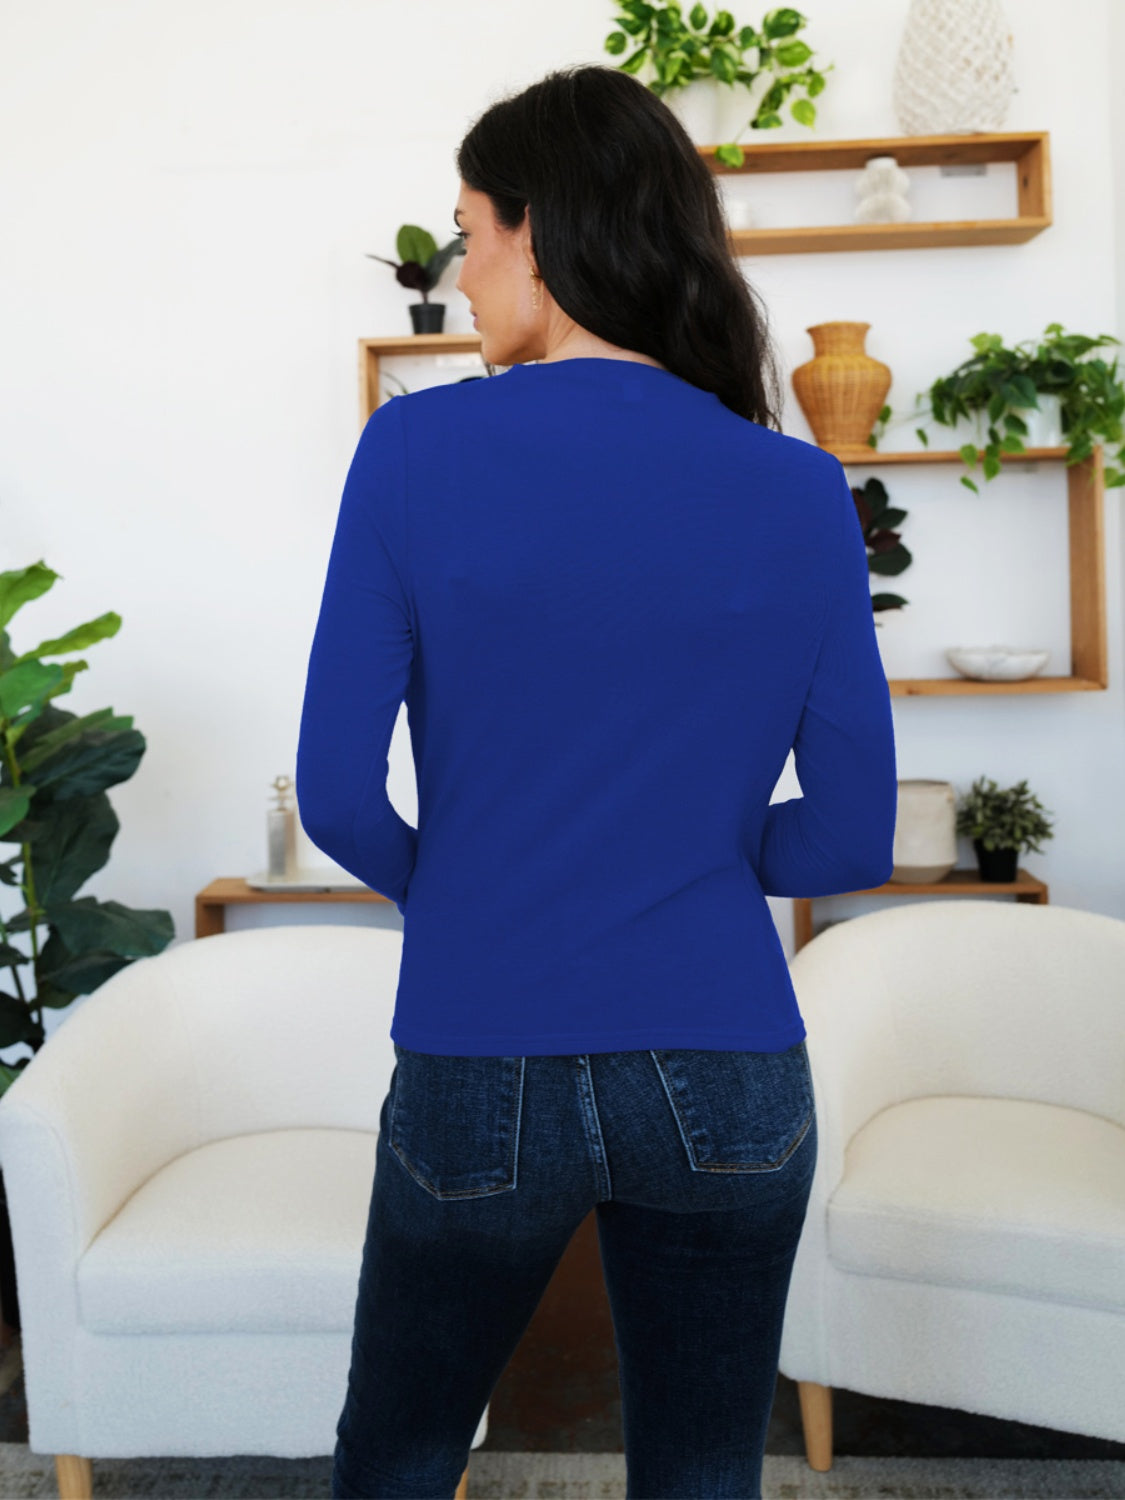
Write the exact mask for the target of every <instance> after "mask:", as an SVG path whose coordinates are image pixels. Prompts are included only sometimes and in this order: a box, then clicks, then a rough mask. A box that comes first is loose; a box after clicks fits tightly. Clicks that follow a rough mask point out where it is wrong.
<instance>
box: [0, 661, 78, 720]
mask: <svg viewBox="0 0 1125 1500" xmlns="http://www.w3.org/2000/svg"><path fill="white" fill-rule="evenodd" d="M64 675H65V674H64V670H63V668H62V667H61V666H59V665H57V664H52V665H50V666H46V665H45V664H44V663H43V662H41V661H21V662H20V664H19V665H18V666H15V667H9V668H8V670H7V671H6V672H3V673H0V718H4V719H14V718H15V717H16V715H17V714H18V713H20V712H21V710H23V709H25V708H29V709H31V710H32V712H33V713H38V712H39V710H40V709H41V708H42V706H43V704H44V703H46V701H47V699H48V698H49V697H50V696H51V692H52V689H54V688H57V687H58V686H59V684H60V683H61V682H62V681H63V678H64Z"/></svg>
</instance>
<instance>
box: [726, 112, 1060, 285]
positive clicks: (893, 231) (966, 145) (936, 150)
mask: <svg viewBox="0 0 1125 1500" xmlns="http://www.w3.org/2000/svg"><path fill="white" fill-rule="evenodd" d="M740 144H741V143H740ZM698 150H699V153H700V155H701V156H702V157H703V158H704V159H705V160H706V162H707V165H708V166H709V168H710V169H711V171H712V172H714V173H715V175H716V176H730V175H746V174H754V173H762V172H843V171H853V172H854V171H859V170H861V169H862V168H863V166H864V165H865V164H866V163H867V161H868V160H869V159H870V158H871V157H873V156H893V157H894V158H895V160H896V161H897V162H898V164H899V166H900V167H933V166H970V165H976V164H981V163H988V162H1013V163H1014V164H1015V169H1016V188H1017V200H1016V201H1017V207H1018V209H1019V212H1018V214H1017V215H1016V217H1015V218H1012V219H974V220H952V219H951V220H929V221H925V222H914V221H912V220H908V221H907V222H905V223H901V224H823V225H806V226H804V227H794V228H780V229H731V231H730V240H731V244H732V247H733V249H734V252H735V254H736V255H740V256H741V255H792V254H805V253H807V252H810V251H826V250H918V249H925V248H932V247H934V246H938V245H941V246H944V245H1017V244H1022V243H1023V242H1024V241H1025V240H1030V239H1032V238H1033V237H1034V236H1035V235H1037V234H1041V233H1042V231H1043V230H1044V229H1046V228H1047V227H1048V226H1049V225H1050V223H1051V163H1050V136H1049V133H1048V132H1047V131H1046V130H1026V131H1018V132H1015V133H1009V132H986V131H982V132H979V133H977V134H975V135H914V136H882V137H874V138H871V139H868V140H852V141H817V140H813V141H780V142H773V143H771V144H763V145H753V146H742V151H743V154H744V160H743V164H742V166H741V167H730V166H727V165H726V164H725V163H724V162H721V161H719V160H718V159H717V157H716V156H715V152H716V151H717V150H718V147H717V146H700V147H698Z"/></svg>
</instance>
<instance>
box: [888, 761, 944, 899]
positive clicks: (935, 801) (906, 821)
mask: <svg viewBox="0 0 1125 1500" xmlns="http://www.w3.org/2000/svg"><path fill="white" fill-rule="evenodd" d="M956 829H957V798H956V794H955V792H954V790H953V785H952V783H951V782H948V781H928V780H924V779H921V778H917V779H911V780H903V781H900V782H899V783H898V803H897V808H896V812H895V841H894V851H893V853H894V869H893V871H892V872H891V880H892V881H895V882H898V883H899V884H907V883H909V882H912V881H933V880H941V879H943V878H944V877H945V876H946V875H948V874H949V872H950V870H952V869H954V868H955V866H956V864H957V832H956Z"/></svg>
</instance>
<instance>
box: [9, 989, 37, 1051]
mask: <svg viewBox="0 0 1125 1500" xmlns="http://www.w3.org/2000/svg"><path fill="white" fill-rule="evenodd" d="M38 1040H40V1036H39V1028H38V1026H37V1025H36V1023H35V1017H34V1016H33V1015H32V1014H31V1007H30V1006H29V1005H28V1003H27V1002H26V1001H25V1000H21V999H20V998H19V996H18V995H9V994H8V993H7V992H6V991H3V990H0V1047H14V1046H15V1045H16V1044H17V1043H18V1042H36V1041H38Z"/></svg>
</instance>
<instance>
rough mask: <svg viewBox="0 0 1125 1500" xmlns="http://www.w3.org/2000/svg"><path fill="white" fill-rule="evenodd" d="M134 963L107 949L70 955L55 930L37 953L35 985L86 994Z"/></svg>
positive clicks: (75, 993)
mask: <svg viewBox="0 0 1125 1500" xmlns="http://www.w3.org/2000/svg"><path fill="white" fill-rule="evenodd" d="M133 961H134V960H133V959H131V958H123V957H121V955H120V954H117V953H111V952H110V951H109V950H108V949H101V950H94V951H92V952H89V953H72V952H71V950H70V949H69V948H68V947H67V945H66V943H64V942H63V940H62V937H61V936H60V935H59V932H58V930H57V929H56V928H52V929H51V935H50V937H49V938H48V939H47V942H46V944H45V946H44V947H43V949H42V951H41V953H40V954H39V962H38V963H37V964H36V966H35V977H36V982H37V986H38V988H39V989H42V988H43V986H44V985H48V984H49V985H50V986H51V987H52V989H56V990H66V991H67V992H68V993H69V994H74V995H90V994H93V992H94V990H96V989H97V988H98V986H99V985H102V984H104V983H105V981H106V980H107V979H109V978H110V977H111V976H112V975H114V974H116V973H117V972H118V970H120V969H124V968H126V967H127V966H128V965H129V964H131V963H132V962H133Z"/></svg>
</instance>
